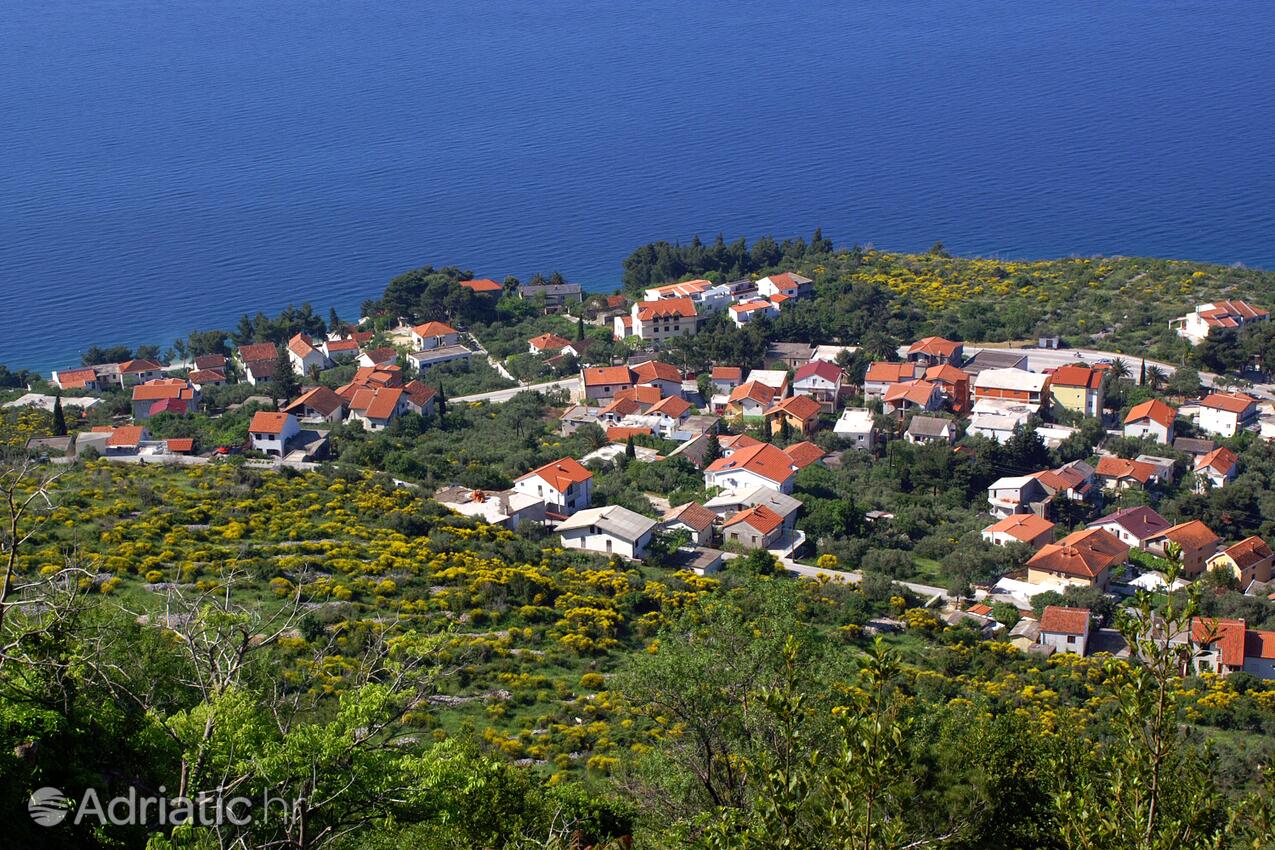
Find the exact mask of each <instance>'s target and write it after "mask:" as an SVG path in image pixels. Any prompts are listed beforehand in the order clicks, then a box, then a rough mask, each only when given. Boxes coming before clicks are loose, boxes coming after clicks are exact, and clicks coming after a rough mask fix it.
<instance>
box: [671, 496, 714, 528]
mask: <svg viewBox="0 0 1275 850" xmlns="http://www.w3.org/2000/svg"><path fill="white" fill-rule="evenodd" d="M664 521H665V522H680V523H683V524H685V525H689V526H690V527H691V528H693V529H695V530H696V531H703V530H705V529H706V528H709V527H710V526H712V524H713V523H714V522H716V521H717V514H715V513H713V512H712V511H710V510H709V509H708V508H706V507H704V506H703V505H701V504H699V503H698V502H687V503H686V504H684V505H678V506H677V507H676V508H670V509H669V511H668V513H666V514H664Z"/></svg>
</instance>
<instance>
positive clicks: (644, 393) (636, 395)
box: [615, 385, 664, 405]
mask: <svg viewBox="0 0 1275 850" xmlns="http://www.w3.org/2000/svg"><path fill="white" fill-rule="evenodd" d="M615 397H616V398H618V399H619V398H628V399H632V400H633V401H636V402H638V403H639V404H645V405H652V404H657V403H658V402H659V400H660V399H662V398H664V394H663V393H661V392H660V388H659V387H648V386H645V385H644V386H640V387H629V388H628V389H627V390H620V391H619V392H617V393H616V394H615Z"/></svg>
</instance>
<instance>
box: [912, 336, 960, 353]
mask: <svg viewBox="0 0 1275 850" xmlns="http://www.w3.org/2000/svg"><path fill="white" fill-rule="evenodd" d="M960 347H961V343H959V342H953V341H952V340H950V339H944V338H943V337H941V336H927V337H925V338H924V339H918V340H917V341H916V342H914V343H912V345H910V346H909V347H908V355H909V356H911V355H913V354H925V355H928V356H930V357H951V356H952V355H953V354H955V353H956V349H958V348H960Z"/></svg>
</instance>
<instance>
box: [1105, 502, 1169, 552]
mask: <svg viewBox="0 0 1275 850" xmlns="http://www.w3.org/2000/svg"><path fill="white" fill-rule="evenodd" d="M1172 525H1173V523H1171V522H1169V521H1168V520H1167V519H1165V518H1164V517H1162V516H1160V515H1159V514H1158V513H1156V512H1155V511H1154V510H1153V509H1152V508H1149V507H1147V506H1146V505H1139V506H1137V507H1133V508H1121V509H1120V510H1118V511H1116V512H1115V513H1113V514H1108V515H1107V516H1105V517H1102V518H1101V519H1096V520H1094V521H1093V522H1091V523H1089V525H1088V526H1086V527H1087V528H1101V529H1102V530H1103V531H1106V532H1109V533H1111V534H1114V535H1115V536H1116V537H1117V538H1118V539H1119V540H1120V542H1121V543H1124V544H1125V545H1127V546H1129V547H1131V548H1137V549H1146V548H1147V541H1149V540H1151V539H1152V538H1153V537H1155V536H1156V535H1158V534H1161V533H1163V532H1164V531H1166V530H1167V529H1169V528H1171V527H1172Z"/></svg>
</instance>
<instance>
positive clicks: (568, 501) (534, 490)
mask: <svg viewBox="0 0 1275 850" xmlns="http://www.w3.org/2000/svg"><path fill="white" fill-rule="evenodd" d="M514 489H515V490H517V491H518V492H520V493H526V494H527V495H529V496H535V497H536V498H538V499H540V500H541V501H543V502H544V503H545V506H546V507H547V508H549V509H550V510H552V511H553V512H555V513H557V514H560V515H564V516H567V515H570V514H573V513H575V512H576V511H579V510H583V509H585V508H587V507H589V503H590V502H592V501H593V473H592V472H590V471H589V470H587V469H585V468H584V467H583V466H582V465H581V464H580V461H578V460H576V459H575V458H570V457H564V458H563V459H562V460H555V461H554V462H553V463H546V464H545V465H544V466H542V467H540V468H539V469H533V470H532V471H531V472H528V473H527V474H526V475H523V476H521V477H519V478H517V479H516V480H515V481H514Z"/></svg>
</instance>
